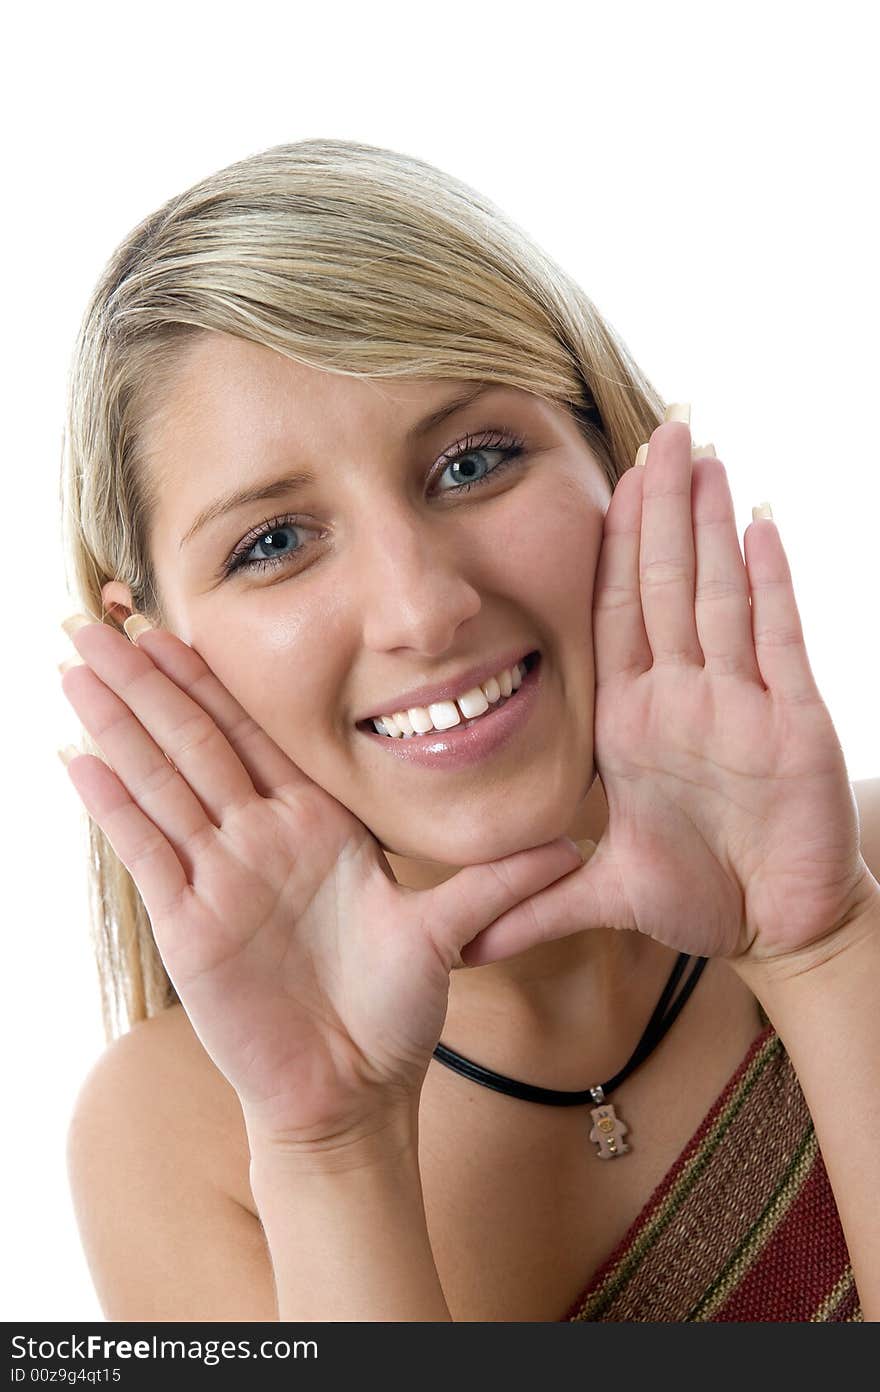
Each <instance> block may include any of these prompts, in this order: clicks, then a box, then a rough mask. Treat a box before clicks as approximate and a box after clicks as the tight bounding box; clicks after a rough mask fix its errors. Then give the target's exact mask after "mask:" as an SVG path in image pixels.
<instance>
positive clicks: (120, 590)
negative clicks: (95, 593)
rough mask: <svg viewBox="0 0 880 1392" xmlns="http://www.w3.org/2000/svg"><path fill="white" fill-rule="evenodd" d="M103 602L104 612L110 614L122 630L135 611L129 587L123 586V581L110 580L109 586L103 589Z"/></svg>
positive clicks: (104, 586)
mask: <svg viewBox="0 0 880 1392" xmlns="http://www.w3.org/2000/svg"><path fill="white" fill-rule="evenodd" d="M101 600H102V602H103V605H104V612H105V613H106V614H109V615H110V617H111V618H112V619H114V620H115V621H116V623H118V624H119V626H120V628H121V627H122V625H123V623H124V622H125V620H126V619H127V618H128V616H129V614H131V613H133V611H134V605H133V603H132V598H131V590H130V589H129V588H128V586H127V585H123V583H122V581H121V580H108V581H107V584H106V585H103V586H102V588H101Z"/></svg>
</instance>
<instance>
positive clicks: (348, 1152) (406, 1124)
mask: <svg viewBox="0 0 880 1392" xmlns="http://www.w3.org/2000/svg"><path fill="white" fill-rule="evenodd" d="M245 1128H246V1130H247V1136H248V1144H249V1147H250V1153H251V1160H250V1175H251V1185H252V1187H253V1186H254V1185H255V1184H257V1185H260V1184H262V1183H263V1182H264V1181H265V1182H268V1183H270V1184H274V1182H275V1181H276V1179H283V1180H286V1179H287V1178H291V1177H304V1176H309V1175H316V1176H324V1175H344V1174H351V1173H353V1172H356V1171H373V1170H382V1169H387V1168H393V1167H395V1166H396V1165H399V1164H401V1163H403V1164H406V1163H408V1162H409V1160H410V1159H411V1158H412V1157H413V1156H417V1155H418V1105H417V1102H416V1105H414V1106H413V1107H410V1108H404V1109H402V1110H400V1111H393V1112H389V1113H386V1114H383V1115H381V1116H376V1117H372V1118H370V1119H368V1120H365V1121H363V1122H361V1123H359V1124H358V1125H356V1126H352V1127H350V1128H346V1129H345V1130H341V1131H338V1132H336V1133H334V1134H328V1135H324V1136H319V1137H309V1138H308V1139H303V1138H302V1137H294V1136H290V1135H279V1134H278V1133H277V1132H275V1133H272V1134H269V1133H267V1132H266V1131H265V1130H263V1129H262V1128H261V1127H260V1126H259V1124H258V1123H255V1122H253V1121H252V1120H249V1119H248V1116H247V1114H245Z"/></svg>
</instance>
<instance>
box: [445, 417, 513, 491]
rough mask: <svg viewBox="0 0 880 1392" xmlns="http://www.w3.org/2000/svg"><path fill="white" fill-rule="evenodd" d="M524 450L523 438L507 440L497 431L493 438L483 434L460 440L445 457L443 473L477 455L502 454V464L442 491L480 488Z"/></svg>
mask: <svg viewBox="0 0 880 1392" xmlns="http://www.w3.org/2000/svg"><path fill="white" fill-rule="evenodd" d="M522 452H523V441H522V440H520V439H514V438H508V439H507V440H506V441H505V440H504V437H503V436H502V437H500V438H499V436H498V434H497V432H496V434H495V435H493V436H492V437H491V438H486V437H485V436H482V437H478V439H477V440H476V441H475V440H473V439H472V438H471V437H470V436H468V437H467V439H466V440H462V441H460V442H459V444H458V445H456V446H454V448H453V450H452V452H451V453H449V454H447V455H446V456H445V457H444V468H443V470H442V473H443V474H445V473H446V470H447V469H451V468H453V467H456V468H458V467H460V466H461V461H462V460H463V459H473V458H474V457H475V456H476V455H481V454H500V455H501V456H502V459H501V462H500V464H496V465H495V467H494V469H487V471H486V472H485V473H484V474H482V475H481V476H480V477H479V478H466V479H465V481H464V482H463V483H455V484H453V486H452V488H441V489H440V492H441V493H468V492H469V491H470V490H471V489H472V488H478V487H479V485H480V484H481V483H485V482H486V480H487V479H491V478H494V477H495V475H496V474H499V473H501V471H502V469H506V468H507V466H508V464H511V463H512V462H513V460H514V459H516V458H517V457H518V456H519V455H521V454H522ZM441 476H442V474H441Z"/></svg>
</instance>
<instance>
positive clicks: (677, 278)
mask: <svg viewBox="0 0 880 1392" xmlns="http://www.w3.org/2000/svg"><path fill="white" fill-rule="evenodd" d="M22 16H26V17H22ZM871 23H872V7H871V6H869V5H865V4H864V3H863V2H857V3H847V2H844V3H837V4H836V5H835V6H834V7H833V8H832V9H831V10H829V9H828V7H827V6H825V5H820V4H812V5H809V4H807V5H805V4H803V3H798V4H795V3H786V4H773V3H772V0H771V2H770V3H768V0H765V2H764V3H763V4H758V3H754V0H751V3H743V0H738V3H737V4H735V5H734V4H729V5H726V6H722V5H718V4H714V5H705V4H702V5H700V4H696V3H674V4H669V3H660V4H656V3H655V4H648V3H641V4H626V3H615V4H614V5H607V4H601V5H600V4H592V3H578V4H571V5H567V4H560V3H553V0H544V3H542V4H540V5H538V6H535V7H534V8H533V9H531V10H530V9H528V8H523V7H519V8H512V7H511V6H510V5H508V4H502V3H485V4H480V3H474V0H468V3H466V4H462V3H450V2H449V0H446V2H445V3H444V4H442V5H428V6H418V5H413V4H412V3H399V4H387V3H383V2H382V0H377V3H374V4H372V5H360V4H357V5H356V4H351V3H349V4H340V3H337V4H335V5H332V6H329V5H319V6H304V5H300V6H293V5H289V4H279V5H277V6H273V5H268V4H264V3H260V2H259V0H256V2H254V0H252V3H249V4H247V5H245V6H241V7H240V8H239V9H237V10H236V9H234V8H218V7H217V6H216V5H214V4H199V5H186V4H181V3H176V4H174V5H168V4H165V3H153V4H151V5H148V6H144V5H137V6H134V5H128V6H127V5H124V4H123V5H119V4H114V5H109V4H108V5H106V6H100V5H96V4H88V3H86V4H82V3H81V4H77V5H73V6H69V7H65V8H62V7H60V6H59V7H57V8H56V9H54V10H47V11H43V10H29V11H25V9H24V7H17V15H16V17H15V18H13V19H12V20H9V19H7V29H6V33H7V42H8V48H7V58H6V62H5V65H4V66H5V74H4V89H5V90H4V91H3V94H2V97H0V101H2V106H3V112H2V115H3V122H2V129H3V131H4V137H3V138H4V146H5V149H4V157H3V174H4V181H3V182H4V188H3V193H4V203H5V215H4V219H3V228H2V235H3V242H4V257H3V269H4V275H3V292H4V301H5V304H4V309H5V316H4V321H5V322H4V328H5V333H4V335H3V354H4V363H5V367H4V373H3V382H4V389H5V390H4V396H5V409H4V412H3V420H4V427H5V428H4V431H3V446H4V448H3V461H2V467H3V475H4V484H5V488H4V494H5V497H6V500H7V501H6V504H5V506H4V509H3V512H4V519H3V521H4V528H3V530H4V533H5V536H4V544H3V546H2V557H3V562H2V564H3V594H4V597H5V600H6V605H5V624H4V641H5V644H6V651H5V655H4V675H3V700H4V706H5V711H4V713H5V719H4V721H3V727H4V729H3V733H4V740H5V756H4V770H5V775H6V777H5V788H6V793H5V810H6V817H7V820H6V822H5V827H4V843H3V844H4V846H5V847H6V848H8V849H9V851H10V852H11V853H10V854H9V855H8V856H4V870H3V878H4V884H5V886H6V888H7V909H6V914H5V922H4V925H3V927H4V938H5V950H4V952H3V964H4V975H5V982H4V985H5V990H4V993H3V995H4V1002H3V1039H2V1053H0V1058H2V1061H3V1063H2V1066H3V1096H4V1098H5V1116H4V1118H3V1136H2V1140H0V1156H2V1175H0V1180H2V1200H3V1226H4V1236H3V1242H2V1247H3V1250H4V1271H3V1289H2V1308H0V1318H2V1319H4V1320H13V1319H30V1320H76V1321H84V1320H87V1319H101V1318H102V1314H101V1310H100V1307H99V1305H98V1303H97V1300H96V1298H95V1295H94V1292H93V1289H92V1286H91V1281H90V1278H89V1274H88V1270H87V1268H86V1265H85V1261H84V1258H83V1256H82V1254H81V1251H80V1247H79V1239H78V1234H77V1231H76V1227H75V1224H74V1220H73V1214H72V1208H71V1204H70V1198H69V1193H68V1189H67V1179H66V1172H65V1163H64V1141H65V1132H66V1127H67V1121H68V1118H69V1114H70V1110H71V1108H72V1106H73V1102H74V1098H75V1095H76V1091H77V1089H78V1087H79V1085H80V1083H81V1081H82V1079H83V1077H84V1076H85V1074H86V1072H87V1071H88V1069H89V1067H90V1066H91V1064H92V1063H93V1062H94V1060H95V1059H96V1057H97V1056H98V1054H99V1053H100V1051H101V1050H102V1048H103V1046H104V1041H103V1034H102V1029H101V1022H100V1009H99V997H98V987H97V978H96V974H95V969H94V967H93V963H92V958H91V950H90V946H89V938H88V925H87V903H86V865H85V849H86V823H85V813H84V810H83V809H82V805H81V804H80V802H79V799H78V797H77V795H76V793H75V791H74V788H73V785H72V784H71V783H70V782H69V780H68V776H67V774H66V773H65V771H64V769H63V767H62V765H61V764H60V762H59V761H58V758H57V756H56V749H57V748H58V747H59V746H61V745H64V744H66V743H76V742H77V741H78V739H79V734H80V729H79V723H78V721H77V719H76V717H75V715H74V712H73V710H72V708H71V707H70V706H69V704H68V703H67V702H66V700H65V699H64V697H63V694H62V692H61V689H60V684H59V677H58V672H57V668H56V664H57V663H58V662H59V661H60V660H61V659H62V658H63V657H66V656H69V655H70V654H71V653H72V647H71V645H70V644H69V642H68V639H67V638H66V636H65V634H64V633H63V631H62V630H61V629H60V627H59V624H60V622H61V620H62V619H63V618H64V617H65V616H66V615H67V614H68V613H70V612H71V610H72V609H73V608H74V607H75V605H74V604H73V603H72V602H71V600H70V597H69V596H68V594H67V592H66V588H65V580H64V568H63V563H62V555H61V543H60V528H59V505H58V470H59V459H60V447H61V431H62V425H63V411H64V396H65V385H66V383H65V379H66V372H67V367H68V361H69V356H70V353H71V349H72V346H73V340H74V337H75V333H76V330H77V327H78V324H79V320H80V316H81V314H82V312H83V310H84V308H85V304H86V300H87V297H88V295H89V293H90V291H91V289H92V287H93V285H94V282H95V280H96V279H97V276H98V274H99V272H100V270H101V268H102V267H103V265H104V263H105V262H106V260H107V259H108V257H109V256H110V254H111V252H112V251H113V249H114V248H115V247H116V245H117V244H118V243H119V241H121V240H122V238H123V237H124V236H125V235H126V234H127V233H128V232H129V230H130V229H131V228H132V227H133V226H134V224H135V223H136V222H138V221H140V219H141V218H142V217H144V216H145V215H146V214H147V213H148V212H151V211H152V210H153V209H154V208H156V207H157V206H158V205H159V204H160V203H162V202H164V201H165V200H166V199H167V198H168V197H170V196H171V195H172V194H175V193H177V192H179V191H181V190H183V189H184V188H186V187H188V186H189V185H190V184H192V183H194V182H196V181H197V180H199V179H201V178H203V177H204V176H206V175H207V174H209V173H211V172H212V171H214V170H216V169H219V168H221V167H222V166H224V165H227V164H229V163H231V162H232V161H233V160H236V159H240V158H242V157H244V156H246V155H248V154H252V153H255V152H257V151H258V150H261V149H265V148H266V147H268V146H270V145H276V144H280V143H282V142H288V141H296V140H304V139H308V138H314V137H319V136H330V137H335V138H344V139H353V140H358V141H363V142H366V143H368V144H374V145H381V146H387V147H391V148H393V149H398V150H401V151H403V152H405V153H409V154H413V155H417V156H419V157H421V158H423V159H426V160H428V161H430V162H431V163H434V164H436V165H438V166H440V167H441V168H444V169H446V170H448V171H449V172H451V173H453V174H455V175H457V176H458V177H460V178H462V179H464V180H465V181H466V182H468V183H471V184H473V185H474V186H476V187H477V188H479V189H481V190H482V191H484V192H485V193H486V194H487V195H488V196H489V197H490V198H492V199H493V200H494V201H495V202H497V203H498V204H499V205H500V206H501V207H502V208H504V209H506V210H507V211H508V212H509V213H510V214H511V216H512V217H513V218H514V219H515V220H516V221H518V222H519V223H520V224H521V225H522V226H523V227H525V229H526V230H527V231H528V232H530V233H531V235H532V236H533V237H534V238H535V239H536V240H537V241H538V242H539V243H540V244H542V245H543V246H544V247H545V248H546V250H547V251H548V252H549V253H550V254H551V255H552V256H554V257H555V258H556V259H557V260H558V261H559V262H561V264H562V265H563V266H565V267H566V268H567V269H568V270H569V271H570V272H571V273H572V274H573V275H574V276H575V277H576V278H577V279H578V280H579V282H580V283H581V284H582V285H583V286H584V288H585V290H586V291H587V294H588V295H589V296H590V297H591V298H592V299H593V300H594V302H595V303H596V305H597V306H598V308H599V310H600V311H601V312H602V313H603V314H604V315H605V316H606V317H607V318H608V319H609V320H610V321H611V323H612V324H613V326H614V327H615V328H616V329H617V331H618V332H619V333H620V335H621V336H622V337H623V339H624V340H625V341H626V343H627V344H628V345H629V347H630V349H631V351H632V353H633V355H634V356H635V358H636V360H637V361H638V362H639V363H640V364H641V365H642V366H643V368H644V370H645V371H646V373H647V375H648V377H649V378H650V379H651V380H652V381H653V382H654V384H655V386H656V387H657V389H658V390H659V391H660V393H661V395H663V396H664V397H665V398H666V399H667V400H671V401H690V402H691V403H692V417H691V426H692V433H693V438H694V440H695V441H703V440H712V441H714V442H715V444H716V447H717V449H718V452H719V454H720V456H721V458H722V459H723V460H724V463H725V465H726V467H727V469H728V474H729V477H730V480H731V486H732V490H733V495H734V500H735V503H736V510H737V519H738V523H739V531H740V538H742V533H743V531H744V530H745V527H746V526H747V525H748V523H749V522H750V521H751V507H752V504H754V503H758V502H760V501H762V500H763V499H769V501H770V502H771V503H772V506H773V509H774V516H775V519H776V521H777V523H778V525H779V527H780V531H781V535H782V538H783V542H784V544H785V546H786V549H787V553H788V557H789V561H790V564H791V567H792V572H793V574H794V579H795V587H796V593H797V596H798V602H799V606H800V611H801V617H802V622H803V625H804V629H805V632H806V636H807V646H808V651H809V654H810V658H811V662H812V665H813V670H814V672H815V674H816V678H817V680H818V683H819V687H820V690H821V691H822V694H823V696H824V698H825V700H826V702H827V704H828V706H829V708H830V710H831V712H832V715H833V718H834V721H835V726H836V728H837V731H838V734H839V736H840V739H841V742H842V744H843V747H844V751H845V754H846V757H847V765H848V769H849V773H850V777H851V779H853V780H858V779H863V778H868V777H872V776H876V775H878V774H880V735H878V731H877V723H876V713H877V705H878V701H877V691H878V682H877V658H876V652H877V633H878V622H877V597H878V596H877V589H878V587H877V546H878V526H877V514H878V503H880V484H878V465H880V457H878V445H877V426H876V402H877V366H878V358H877V350H876V343H877V323H878V317H880V315H878V310H880V305H878V286H877V275H876V269H875V267H876V252H877V246H878V244H880V237H878V226H877V214H876V207H877V204H876V199H875V194H876V167H877V166H876V153H877V151H876V143H877V141H876V137H877V129H878V125H877V119H878V111H877V103H876V95H872V94H876V90H877V83H876V74H875V72H874V62H873V59H874V55H875V49H874V44H873V41H872V38H871V36H870V34H869V26H870V25H871ZM872 715H873V716H874V721H873V723H872V721H871V716H872Z"/></svg>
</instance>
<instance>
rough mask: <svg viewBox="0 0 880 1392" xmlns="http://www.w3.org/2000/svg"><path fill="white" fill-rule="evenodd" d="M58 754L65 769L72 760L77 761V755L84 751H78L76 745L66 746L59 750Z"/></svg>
mask: <svg viewBox="0 0 880 1392" xmlns="http://www.w3.org/2000/svg"><path fill="white" fill-rule="evenodd" d="M57 752H58V758H59V759H60V760H61V762H62V764H63V765H64V767H65V768H67V765H68V764H69V763H70V761H71V759H75V758H76V756H77V754H81V753H82V750H81V749H77V747H76V745H75V744H66V745H65V746H64V748H63V749H59V750H58V751H57Z"/></svg>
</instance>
